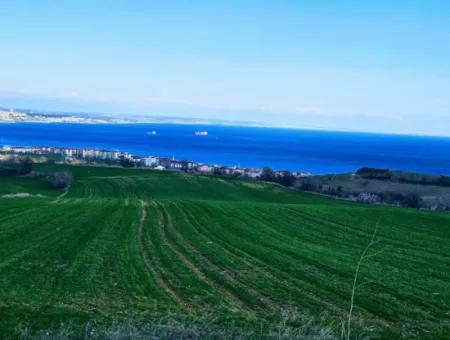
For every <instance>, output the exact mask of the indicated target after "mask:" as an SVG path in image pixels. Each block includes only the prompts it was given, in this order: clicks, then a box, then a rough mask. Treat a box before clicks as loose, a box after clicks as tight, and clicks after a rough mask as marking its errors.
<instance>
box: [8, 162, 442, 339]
mask: <svg viewBox="0 0 450 340" xmlns="http://www.w3.org/2000/svg"><path fill="white" fill-rule="evenodd" d="M44 167H45V166H42V168H43V169H42V170H44ZM53 167H55V166H53ZM64 167H65V166H59V167H58V168H59V170H61V168H64ZM52 170H54V168H53V169H52ZM70 171H71V172H72V173H73V174H74V178H75V181H74V183H73V185H72V187H71V189H70V190H69V192H68V193H67V194H66V195H64V196H63V197H59V198H56V196H57V194H59V193H55V192H53V194H51V193H50V192H52V191H51V190H49V189H47V188H46V187H45V186H44V185H43V184H42V183H37V184H36V183H34V184H30V183H29V182H27V181H28V180H24V179H11V178H8V177H6V176H2V177H1V178H0V181H1V187H2V189H1V192H0V193H1V194H5V193H8V190H12V189H11V188H14V190H15V191H14V192H31V191H32V192H33V193H38V191H39V190H42V193H43V194H44V195H46V196H47V197H45V198H26V199H6V198H3V199H0V249H1V250H0V287H1V289H0V314H1V315H2V318H1V320H0V333H2V332H7V331H10V330H12V329H13V328H14V327H16V326H17V324H18V323H19V322H21V323H24V324H29V325H31V326H32V327H39V328H46V327H51V326H54V325H57V324H59V323H60V322H74V323H82V322H85V321H87V320H92V319H95V320H98V321H107V320H111V319H116V318H120V317H123V316H142V315H148V314H151V313H154V312H166V311H174V312H176V313H182V314H189V315H199V314H203V313H206V312H209V311H211V310H214V311H215V313H216V314H217V315H223V316H226V315H235V316H236V317H239V315H256V316H260V317H265V318H269V319H270V318H272V317H274V318H276V316H274V315H277V314H278V313H279V311H280V310H282V309H284V308H286V306H289V305H294V306H297V307H298V308H299V309H300V310H304V311H307V312H308V313H312V314H322V313H323V312H324V311H326V312H327V314H328V315H329V318H330V319H334V320H340V319H341V318H342V317H344V316H345V314H346V311H347V310H348V304H349V298H350V291H351V284H352V279H353V272H354V268H355V266H356V263H357V261H358V258H359V256H360V254H361V252H362V251H363V249H364V248H365V246H366V245H367V243H368V242H369V240H370V238H371V236H372V233H373V230H374V228H375V225H376V224H377V222H378V224H379V227H378V229H377V239H378V240H379V242H378V243H377V244H376V245H375V246H374V248H373V249H372V251H373V252H379V254H378V255H376V256H374V257H371V258H370V259H368V260H367V262H366V263H364V265H363V267H362V268H361V273H360V275H361V276H360V277H361V282H364V285H363V286H361V287H360V288H359V289H358V291H357V295H356V310H355V320H356V322H357V323H358V324H359V325H360V326H362V327H375V328H376V329H377V332H379V334H381V335H384V336H386V337H387V336H394V335H395V336H398V335H399V334H401V333H402V332H403V334H404V335H405V334H406V335H408V336H410V335H416V336H419V335H420V336H424V335H427V336H431V337H432V336H444V334H445V331H446V329H447V330H448V322H449V318H450V315H449V312H448V311H449V310H450V290H449V289H448V286H449V284H450V270H449V265H450V263H449V258H448V255H449V254H450V228H449V226H450V214H445V213H431V212H422V211H416V210H408V209H396V208H388V207H378V206H368V205H358V204H351V203H347V202H341V201H336V200H331V199H327V198H323V197H318V196H313V195H309V194H303V193H299V192H295V191H292V190H287V189H283V188H280V187H277V186H272V185H268V184H263V183H249V182H242V181H237V180H230V179H217V178H208V177H202V176H192V175H183V174H175V173H164V172H153V171H142V170H126V169H118V168H117V169H114V168H92V167H71V168H70ZM30 181H31V180H30ZM11 192H12V191H11ZM51 195H53V196H54V197H50V196H51Z"/></svg>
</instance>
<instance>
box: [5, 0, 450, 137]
mask: <svg viewBox="0 0 450 340" xmlns="http://www.w3.org/2000/svg"><path fill="white" fill-rule="evenodd" d="M0 16H1V17H2V28H1V29H0V46H1V47H2V53H1V58H0V106H6V107H9V106H13V107H25V108H37V109H48V110H64V111H88V112H111V113H123V114H124V115H126V114H127V113H137V114H154V115H168V116H187V117H204V118H220V119H240V120H250V121H257V122H263V123H270V124H274V125H279V126H296V127H313V128H326V129H339V130H342V129H344V130H359V131H372V132H373V131H375V132H398V133H414V134H415V133H421V134H434V135H450V2H449V1H433V0H430V1H414V0H411V1H401V0H400V1H331V0H330V1H321V0H315V1H282V0H281V1H275V0H274V1H261V0H259V1H251V0H248V1H213V0H210V1H196V0H191V1H176V0H173V1H171V0H169V1H162V0H161V1H125V0H124V1H95V0H89V1H81V0H78V1H39V0H36V1H21V0H18V1H8V2H6V1H2V2H1V4H0Z"/></svg>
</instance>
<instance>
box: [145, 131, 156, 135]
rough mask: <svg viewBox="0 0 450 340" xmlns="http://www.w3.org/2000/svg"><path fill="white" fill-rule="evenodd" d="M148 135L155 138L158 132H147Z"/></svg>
mask: <svg viewBox="0 0 450 340" xmlns="http://www.w3.org/2000/svg"><path fill="white" fill-rule="evenodd" d="M147 135H149V136H154V135H156V131H155V130H152V131H149V132H147Z"/></svg>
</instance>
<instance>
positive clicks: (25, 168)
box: [19, 157, 33, 175]
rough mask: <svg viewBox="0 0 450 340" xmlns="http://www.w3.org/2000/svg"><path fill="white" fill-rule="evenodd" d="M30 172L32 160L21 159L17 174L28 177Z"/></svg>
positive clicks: (27, 158) (28, 158)
mask: <svg viewBox="0 0 450 340" xmlns="http://www.w3.org/2000/svg"><path fill="white" fill-rule="evenodd" d="M31 171H33V160H32V159H31V158H30V157H25V158H21V159H20V169H19V174H21V175H28V174H29V173H30V172H31Z"/></svg>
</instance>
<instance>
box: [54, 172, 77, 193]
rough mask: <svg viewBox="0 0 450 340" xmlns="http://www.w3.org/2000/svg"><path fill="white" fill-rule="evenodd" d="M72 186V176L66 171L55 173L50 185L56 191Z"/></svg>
mask: <svg viewBox="0 0 450 340" xmlns="http://www.w3.org/2000/svg"><path fill="white" fill-rule="evenodd" d="M70 184H72V174H71V173H70V172H67V171H61V172H55V173H54V174H53V181H52V185H53V187H54V188H56V189H65V188H68V187H69V186H70Z"/></svg>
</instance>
